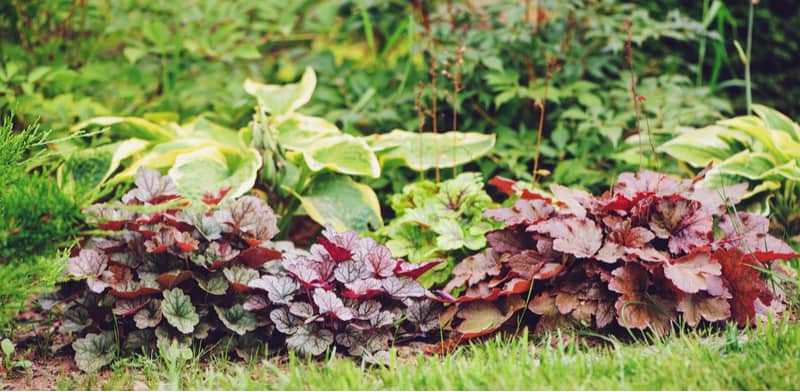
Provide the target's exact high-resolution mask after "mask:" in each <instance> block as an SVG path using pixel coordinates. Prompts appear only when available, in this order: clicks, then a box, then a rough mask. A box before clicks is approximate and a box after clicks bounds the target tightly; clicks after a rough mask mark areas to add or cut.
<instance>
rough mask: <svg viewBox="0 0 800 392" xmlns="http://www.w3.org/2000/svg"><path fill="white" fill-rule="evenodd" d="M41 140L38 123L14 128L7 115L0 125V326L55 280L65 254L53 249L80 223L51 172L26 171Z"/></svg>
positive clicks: (43, 139) (64, 243) (44, 136)
mask: <svg viewBox="0 0 800 392" xmlns="http://www.w3.org/2000/svg"><path fill="white" fill-rule="evenodd" d="M46 141H47V133H46V132H44V131H43V130H42V129H40V128H39V127H38V126H29V127H27V128H25V129H23V130H20V131H15V130H14V129H13V128H12V121H11V118H10V117H8V118H6V119H5V121H4V122H3V124H2V127H0V188H1V189H2V190H3V191H2V192H0V281H1V282H6V283H4V284H3V285H1V287H0V328H5V327H6V326H8V324H9V322H10V321H11V320H13V318H14V316H16V314H17V313H18V312H19V311H20V310H22V309H24V308H25V306H26V305H25V304H26V301H28V300H30V299H31V297H32V295H33V294H35V293H37V292H41V291H43V290H44V289H46V288H48V287H52V286H53V285H54V284H55V282H56V281H58V278H59V275H60V274H61V272H62V270H63V261H64V258H65V257H64V255H62V254H59V253H58V250H59V249H60V248H62V247H67V246H70V245H71V240H72V238H73V236H74V235H76V234H77V232H78V230H79V227H80V225H81V223H82V219H81V214H80V209H79V207H78V206H77V205H76V204H75V203H74V202H72V200H71V199H70V198H69V197H68V196H67V195H65V194H64V193H62V192H61V190H60V189H59V187H58V185H57V184H56V182H55V180H54V179H53V178H52V177H51V176H49V175H47V174H43V173H39V172H29V171H28V167H29V166H31V165H33V164H34V162H36V161H39V160H40V158H42V155H41V151H40V149H41V148H42V147H43V146H44V145H45V143H46ZM11 282H13V284H11Z"/></svg>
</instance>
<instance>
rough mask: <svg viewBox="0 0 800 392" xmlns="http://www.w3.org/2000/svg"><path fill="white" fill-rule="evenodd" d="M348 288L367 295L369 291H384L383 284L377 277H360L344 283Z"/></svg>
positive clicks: (358, 293) (357, 293)
mask: <svg viewBox="0 0 800 392" xmlns="http://www.w3.org/2000/svg"><path fill="white" fill-rule="evenodd" d="M344 287H346V288H347V289H348V290H350V291H352V292H353V293H355V294H356V295H366V294H367V293H369V292H382V291H383V285H382V283H381V281H380V280H378V279H375V278H367V279H360V280H356V281H353V282H350V283H346V284H345V285H344Z"/></svg>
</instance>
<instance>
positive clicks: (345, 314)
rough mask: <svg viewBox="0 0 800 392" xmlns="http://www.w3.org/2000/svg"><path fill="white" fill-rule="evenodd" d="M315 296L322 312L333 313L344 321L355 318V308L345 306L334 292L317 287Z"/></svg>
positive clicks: (315, 301)
mask: <svg viewBox="0 0 800 392" xmlns="http://www.w3.org/2000/svg"><path fill="white" fill-rule="evenodd" d="M313 298H314V303H315V304H316V305H317V308H318V309H319V312H320V313H321V314H326V313H329V314H333V315H334V316H336V318H338V319H339V320H342V321H348V320H351V319H352V318H353V310H352V309H350V308H348V307H346V306H344V302H342V300H341V299H340V298H339V297H337V296H336V294H334V293H333V292H331V291H326V290H323V289H315V290H314V295H313Z"/></svg>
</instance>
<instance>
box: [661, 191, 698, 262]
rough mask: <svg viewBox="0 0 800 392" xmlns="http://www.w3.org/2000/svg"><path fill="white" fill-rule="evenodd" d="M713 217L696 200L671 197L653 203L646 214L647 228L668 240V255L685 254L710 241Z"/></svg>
mask: <svg viewBox="0 0 800 392" xmlns="http://www.w3.org/2000/svg"><path fill="white" fill-rule="evenodd" d="M713 225H714V218H713V217H712V216H711V214H709V213H708V212H705V211H704V210H702V209H701V208H700V203H699V202H697V201H693V200H688V199H684V198H682V197H680V196H672V197H667V198H664V199H661V200H660V201H658V202H656V203H655V204H654V205H653V207H652V209H651V214H650V229H651V230H653V233H655V235H656V236H657V237H658V238H665V239H669V244H668V245H669V251H670V252H672V254H676V255H677V254H681V253H688V252H690V251H691V250H692V249H693V248H696V247H700V246H705V245H709V244H711V240H712V239H713V235H714V231H713Z"/></svg>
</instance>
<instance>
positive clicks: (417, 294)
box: [248, 227, 439, 362]
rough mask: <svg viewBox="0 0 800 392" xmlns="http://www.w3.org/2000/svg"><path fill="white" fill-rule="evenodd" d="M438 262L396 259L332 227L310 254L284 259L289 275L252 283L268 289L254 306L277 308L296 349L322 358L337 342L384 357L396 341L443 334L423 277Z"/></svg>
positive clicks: (278, 322)
mask: <svg viewBox="0 0 800 392" xmlns="http://www.w3.org/2000/svg"><path fill="white" fill-rule="evenodd" d="M436 264H438V262H428V263H421V264H412V263H408V262H406V261H404V260H401V259H395V258H393V257H392V254H391V252H390V251H389V249H388V248H387V247H385V246H383V245H380V244H378V243H377V242H375V240H373V239H371V238H359V237H358V233H356V232H355V231H351V232H347V233H338V232H336V231H334V230H333V229H332V227H328V228H326V229H325V230H324V231H323V237H321V238H320V243H319V244H314V245H312V246H311V249H310V251H309V252H291V253H287V254H286V255H285V256H284V258H283V260H282V266H283V269H284V270H285V272H284V273H281V274H278V275H273V274H266V275H264V276H262V277H260V278H258V279H255V280H253V281H251V282H250V283H249V286H250V287H254V288H257V289H260V290H261V292H260V293H259V294H257V295H255V296H253V297H251V299H250V301H249V302H248V306H249V307H250V308H257V309H267V308H271V310H270V311H269V318H270V320H272V322H273V323H274V325H275V329H276V330H277V331H278V332H280V333H282V334H284V335H286V345H287V347H288V348H290V349H294V350H297V351H299V352H301V353H306V354H311V355H320V354H322V353H324V352H325V351H326V350H327V349H328V348H330V347H332V346H337V347H338V348H339V350H338V351H339V352H347V353H348V354H350V355H354V356H361V357H364V358H365V359H366V360H368V361H377V362H383V361H384V360H385V359H386V358H388V352H387V351H386V350H387V349H388V345H389V342H391V341H394V340H396V339H398V338H400V337H409V336H417V335H425V334H426V333H429V332H431V331H437V333H438V328H439V314H438V310H439V307H438V304H437V303H435V302H432V301H430V300H428V299H427V297H428V296H429V294H430V293H429V292H428V291H427V290H426V289H425V288H424V287H423V286H422V285H421V284H419V283H418V282H417V281H416V279H417V278H418V277H419V276H420V275H421V274H423V273H424V272H425V271H427V270H428V269H430V268H432V267H434V266H436ZM434 335H435V334H434Z"/></svg>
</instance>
